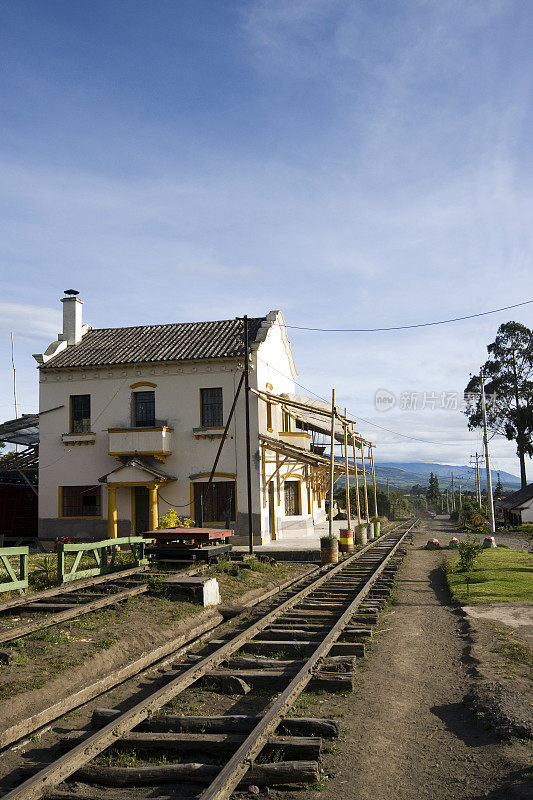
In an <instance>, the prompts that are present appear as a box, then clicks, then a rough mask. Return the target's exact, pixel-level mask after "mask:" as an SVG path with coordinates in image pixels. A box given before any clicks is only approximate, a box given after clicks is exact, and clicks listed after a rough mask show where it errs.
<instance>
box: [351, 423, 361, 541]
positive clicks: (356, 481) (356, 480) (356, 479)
mask: <svg viewBox="0 0 533 800" xmlns="http://www.w3.org/2000/svg"><path fill="white" fill-rule="evenodd" d="M352 447H353V464H354V471H355V502H356V506H357V524H358V525H360V524H361V501H360V500H359V473H358V470H357V451H356V449H355V436H354V434H353V430H352Z"/></svg>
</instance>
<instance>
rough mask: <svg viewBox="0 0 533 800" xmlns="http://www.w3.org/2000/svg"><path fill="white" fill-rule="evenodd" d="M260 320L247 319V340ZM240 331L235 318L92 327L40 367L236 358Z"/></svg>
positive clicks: (253, 336) (240, 351)
mask: <svg viewBox="0 0 533 800" xmlns="http://www.w3.org/2000/svg"><path fill="white" fill-rule="evenodd" d="M264 320H265V317H256V318H251V319H249V320H248V325H249V328H248V329H249V339H250V342H253V341H254V340H255V338H256V336H257V333H258V331H259V329H260V327H261V323H262V322H264ZM242 330H243V324H242V322H241V321H240V320H235V319H225V320H218V321H216V322H178V323H172V324H170V325H136V326H135V327H132V328H93V329H91V330H89V331H87V333H86V334H85V335H84V336H83V339H82V340H81V342H80V343H79V344H77V345H71V346H69V347H67V348H66V349H65V350H62V351H61V352H60V353H58V354H57V356H54V357H53V358H51V359H50V360H49V361H47V362H46V363H45V364H43V365H42V366H41V369H56V368H58V367H96V366H111V365H112V364H141V363H145V362H152V361H187V360H191V359H192V360H196V359H202V358H236V357H237V356H239V355H242V352H243V340H242Z"/></svg>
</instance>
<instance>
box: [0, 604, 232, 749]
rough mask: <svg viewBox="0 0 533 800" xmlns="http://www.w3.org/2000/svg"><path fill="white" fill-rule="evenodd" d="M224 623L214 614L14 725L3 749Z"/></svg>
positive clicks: (1, 738)
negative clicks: (174, 637)
mask: <svg viewBox="0 0 533 800" xmlns="http://www.w3.org/2000/svg"><path fill="white" fill-rule="evenodd" d="M221 622H222V617H221V616H220V614H218V613H217V612H216V611H214V610H213V612H212V616H210V618H209V619H208V620H206V621H205V622H202V623H201V624H200V625H197V626H195V627H194V628H192V629H191V630H190V631H189V632H188V633H187V634H186V635H183V636H179V637H178V638H177V639H173V640H172V641H170V642H166V644H164V645H161V646H160V647H157V648H156V649H155V650H152V651H151V652H150V653H147V654H146V655H143V656H141V658H138V659H136V660H135V661H132V662H131V663H130V664H127V665H126V666H125V667H122V668H121V669H118V670H116V671H114V672H112V673H111V674H110V675H106V677H105V678H101V679H100V680H98V681H96V682H95V683H92V684H90V685H89V686H86V687H85V688H84V689H80V691H78V692H75V693H74V694H71V695H69V696H68V697H65V698H64V699H63V700H59V701H58V702H57V703H54V704H53V705H52V706H50V707H49V708H45V709H44V710H43V711H40V712H38V713H36V714H33V715H32V716H31V717H29V718H28V719H25V720H23V721H22V722H19V723H17V724H16V725H12V726H11V727H10V728H7V729H6V730H5V731H0V748H3V747H7V746H8V745H10V744H13V742H16V741H18V740H19V739H22V738H23V737H24V736H28V735H29V734H31V733H33V732H34V731H36V730H38V729H39V728H42V727H43V726H45V725H48V724H49V723H50V722H53V721H54V720H55V719H57V718H58V717H60V716H61V715H62V714H66V713H67V712H69V711H72V709H74V708H77V707H78V706H81V705H83V704H84V703H87V702H89V700H93V699H94V698H95V697H98V695H99V694H102V693H103V692H106V691H108V690H109V689H112V688H113V686H118V684H120V683H123V682H124V681H126V680H128V678H131V677H132V676H133V675H137V673H139V672H141V671H142V670H144V669H146V668H147V667H150V666H151V665H152V664H154V663H155V662H157V661H160V660H161V659H163V658H165V657H166V656H169V655H171V654H172V653H175V651H177V650H179V648H181V647H183V646H184V645H186V644H187V642H191V641H193V640H196V639H197V637H199V636H203V635H204V634H206V633H208V632H210V631H211V630H212V629H213V628H214V627H216V626H217V625H219V624H220V623H221ZM116 713H117V715H120V712H118V711H117V712H116Z"/></svg>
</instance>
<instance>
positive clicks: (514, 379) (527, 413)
mask: <svg viewBox="0 0 533 800" xmlns="http://www.w3.org/2000/svg"><path fill="white" fill-rule="evenodd" d="M487 350H488V353H489V357H488V359H487V361H486V362H485V364H484V365H483V374H484V376H485V392H486V395H487V424H488V427H489V428H490V430H491V431H492V432H493V433H497V434H500V435H502V436H505V437H506V438H507V439H509V441H514V442H516V454H517V456H518V459H519V461H520V479H521V481H522V488H524V487H525V486H526V485H527V478H526V456H532V455H533V332H532V331H531V330H530V329H529V328H527V327H526V326H525V325H521V324H520V323H519V322H505V323H504V324H503V325H500V327H499V328H498V333H497V334H496V339H495V340H494V342H492V344H489V345H488V346H487ZM480 392H481V378H480V376H479V375H474V376H473V377H472V378H471V379H470V381H469V382H468V386H467V387H466V389H465V401H466V411H465V414H466V416H467V417H468V427H469V428H470V429H471V430H473V429H474V428H481V427H482V425H483V418H482V415H481V398H480Z"/></svg>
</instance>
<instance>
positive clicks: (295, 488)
mask: <svg viewBox="0 0 533 800" xmlns="http://www.w3.org/2000/svg"><path fill="white" fill-rule="evenodd" d="M283 490H284V494H285V516H286V517H299V516H300V515H301V513H302V507H301V506H302V504H301V498H300V481H285V483H284V484H283Z"/></svg>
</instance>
